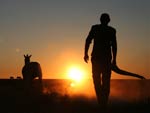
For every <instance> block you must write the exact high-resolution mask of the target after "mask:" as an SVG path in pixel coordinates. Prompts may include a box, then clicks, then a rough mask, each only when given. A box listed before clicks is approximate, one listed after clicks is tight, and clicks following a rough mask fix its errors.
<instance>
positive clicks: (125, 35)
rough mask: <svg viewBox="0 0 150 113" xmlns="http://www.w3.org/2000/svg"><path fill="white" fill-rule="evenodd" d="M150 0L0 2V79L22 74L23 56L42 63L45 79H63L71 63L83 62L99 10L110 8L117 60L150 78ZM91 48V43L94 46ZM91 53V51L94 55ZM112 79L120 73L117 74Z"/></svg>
mask: <svg viewBox="0 0 150 113" xmlns="http://www.w3.org/2000/svg"><path fill="white" fill-rule="evenodd" d="M148 4H149V1H146V0H142V2H141V1H137V2H136V3H135V2H132V1H130V0H125V1H111V2H108V1H107V0H104V1H101V0H99V1H97V0H92V1H86V2H85V1H84V0H83V1H79V0H70V1H67V0H64V1H59V2H58V1H57V0H56V1H47V0H42V1H38V0H37V1H36V2H29V1H24V2H21V1H10V2H7V1H0V15H1V18H0V51H1V56H0V78H9V77H10V76H14V77H17V76H22V74H21V69H22V67H23V65H24V58H23V55H24V54H27V53H28V54H32V57H31V61H38V62H40V64H41V67H42V71H43V77H44V78H65V77H66V76H67V75H66V72H67V71H68V69H69V67H70V66H79V67H81V68H82V70H85V72H86V73H87V76H88V77H91V63H90V62H89V63H88V64H86V63H84V61H83V55H84V43H85V39H86V37H87V35H88V32H89V30H90V28H91V26H92V25H93V24H99V17H100V14H101V13H103V12H108V13H109V14H110V17H111V22H110V25H111V26H113V27H114V28H116V30H117V41H118V54H117V64H118V66H119V67H120V68H122V69H124V70H127V71H131V72H135V73H138V74H141V75H144V76H145V77H146V78H150V76H149V73H150V70H149V67H150V53H149V52H150V46H149V42H150V40H149V26H150V25H149V18H150V14H149V12H148V11H149V10H150V7H149V5H148ZM91 47H92V46H91ZM90 53H91V51H89V55H90ZM112 78H129V77H122V76H120V75H117V74H115V73H113V74H112Z"/></svg>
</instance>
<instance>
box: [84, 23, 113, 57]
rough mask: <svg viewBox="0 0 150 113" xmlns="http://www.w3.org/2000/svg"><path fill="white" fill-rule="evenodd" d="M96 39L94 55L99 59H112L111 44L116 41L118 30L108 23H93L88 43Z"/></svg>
mask: <svg viewBox="0 0 150 113" xmlns="http://www.w3.org/2000/svg"><path fill="white" fill-rule="evenodd" d="M92 40H94V45H93V51H92V54H91V55H92V57H97V58H99V59H102V60H103V59H107V58H109V59H111V57H112V56H111V46H112V43H113V41H116V30H115V29H114V28H112V27H110V26H106V25H101V24H100V25H93V26H92V28H91V31H90V32H89V35H88V37H87V39H86V43H87V44H90V43H91V42H92Z"/></svg>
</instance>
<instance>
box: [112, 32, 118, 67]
mask: <svg viewBox="0 0 150 113" xmlns="http://www.w3.org/2000/svg"><path fill="white" fill-rule="evenodd" d="M112 55H113V60H112V64H113V65H116V57H117V40H116V31H114V37H113V41H112Z"/></svg>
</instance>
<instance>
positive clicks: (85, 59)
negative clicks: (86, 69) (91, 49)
mask: <svg viewBox="0 0 150 113" xmlns="http://www.w3.org/2000/svg"><path fill="white" fill-rule="evenodd" d="M88 60H89V56H88V55H84V61H85V62H86V63H88Z"/></svg>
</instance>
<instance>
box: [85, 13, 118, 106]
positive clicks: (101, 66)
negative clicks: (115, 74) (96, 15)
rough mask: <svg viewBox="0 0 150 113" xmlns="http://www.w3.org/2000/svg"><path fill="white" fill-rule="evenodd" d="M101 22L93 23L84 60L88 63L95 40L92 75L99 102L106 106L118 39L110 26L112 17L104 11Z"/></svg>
mask: <svg viewBox="0 0 150 113" xmlns="http://www.w3.org/2000/svg"><path fill="white" fill-rule="evenodd" d="M100 22H101V24H98V25H93V26H92V28H91V30H90V32H89V35H88V36H87V38H86V42H85V51H84V61H85V62H86V63H88V60H89V56H88V50H89V46H90V44H91V42H92V40H93V43H94V45H93V51H92V54H91V62H92V74H93V75H92V76H93V82H94V87H95V92H96V96H97V100H98V103H99V104H100V106H101V107H102V108H106V107H107V104H108V98H109V93H110V78H111V65H112V64H113V65H116V55H117V41H116V30H115V29H114V28H112V27H110V26H108V23H109V22H110V17H109V15H108V14H107V13H103V14H102V15H101V17H100Z"/></svg>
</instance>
